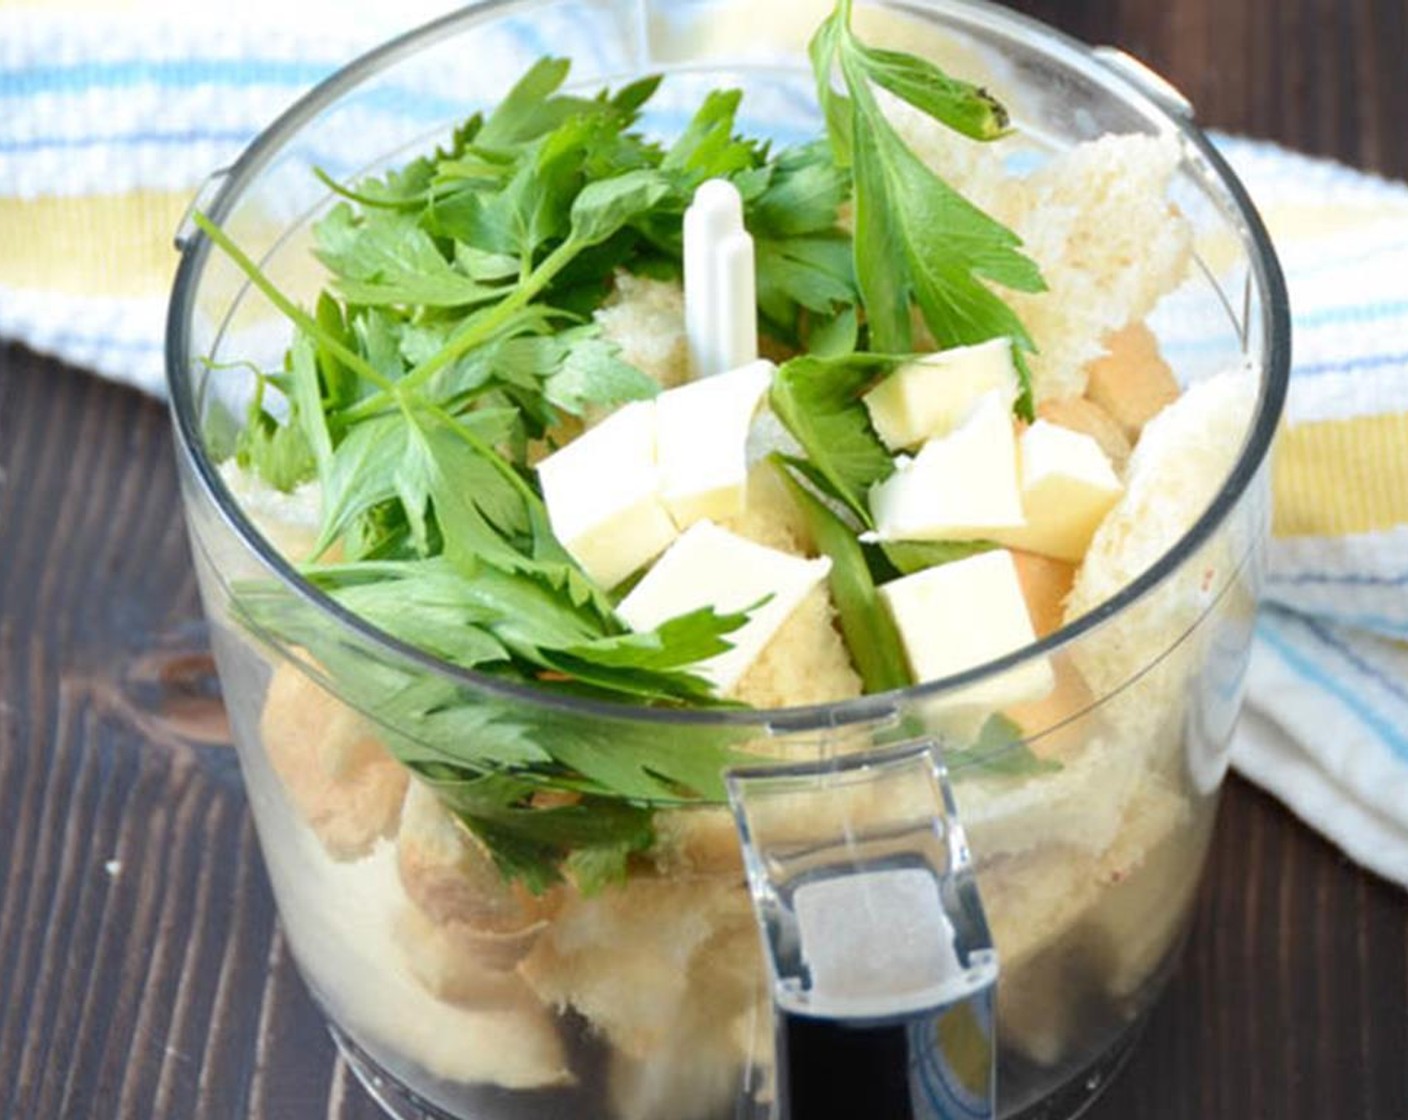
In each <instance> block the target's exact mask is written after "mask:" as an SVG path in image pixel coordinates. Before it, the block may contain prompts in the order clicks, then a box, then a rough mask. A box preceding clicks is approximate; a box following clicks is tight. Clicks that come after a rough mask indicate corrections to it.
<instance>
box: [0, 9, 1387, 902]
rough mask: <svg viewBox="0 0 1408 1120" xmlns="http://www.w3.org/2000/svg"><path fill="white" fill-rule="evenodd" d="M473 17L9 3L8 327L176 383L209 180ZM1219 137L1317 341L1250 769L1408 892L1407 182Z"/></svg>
mask: <svg viewBox="0 0 1408 1120" xmlns="http://www.w3.org/2000/svg"><path fill="white" fill-rule="evenodd" d="M453 7H455V5H454V4H451V3H447V2H446V0H400V3H398V4H395V5H385V4H381V3H373V2H371V0H340V2H337V3H332V2H330V0H325V2H317V3H311V2H310V3H306V4H287V3H279V4H277V5H276V4H274V3H273V2H272V0H244V2H243V3H242V4H240V5H239V17H238V19H232V18H230V17H229V16H228V15H227V14H225V13H223V12H222V11H219V10H212V9H208V8H205V9H203V8H202V7H201V6H200V5H190V4H184V3H182V4H179V5H178V4H176V3H174V2H172V0H132V2H130V3H127V4H119V5H98V6H94V5H93V4H92V3H91V2H90V3H83V2H82V0H59V2H49V3H43V4H35V3H30V4H25V3H20V4H18V5H16V4H15V3H13V2H11V3H9V4H8V5H6V4H0V244H2V245H4V246H5V247H6V252H5V254H4V255H3V257H0V336H4V337H9V338H13V339H18V340H20V341H23V342H25V343H26V344H27V345H29V346H31V347H33V348H34V349H36V350H39V351H42V352H45V353H49V354H53V355H55V356H57V357H60V358H62V359H64V360H66V361H69V362H72V363H74V364H76V365H81V366H84V367H86V368H88V369H91V370H94V371H96V372H98V373H100V374H103V375H105V376H109V377H114V378H117V379H119V380H123V381H127V382H130V383H132V384H134V385H137V386H140V387H141V388H143V389H145V390H146V391H148V392H152V393H160V392H161V390H162V370H161V345H162V332H163V326H164V314H165V303H166V291H167V287H168V285H169V283H170V277H171V271H172V268H173V267H174V254H173V253H172V252H171V251H170V236H171V233H172V231H173V229H174V228H175V224H176V219H177V217H178V216H179V214H180V211H181V209H182V208H183V207H184V205H185V202H186V200H187V199H188V198H189V197H190V195H191V193H192V192H193V191H194V190H195V188H196V187H197V186H198V185H199V184H200V183H201V182H202V181H203V180H204V178H205V177H206V176H207V175H208V174H209V173H210V172H211V171H213V170H214V169H216V168H219V167H222V166H225V165H226V164H228V163H229V162H230V161H231V160H232V159H233V158H234V156H235V155H236V154H237V153H238V152H239V151H240V149H241V148H243V146H244V145H245V144H246V143H247V142H248V141H249V140H250V139H252V138H253V136H254V135H255V134H256V133H257V132H258V131H259V129H260V128H262V127H263V126H264V125H265V124H267V123H268V122H269V121H270V120H271V119H272V118H273V117H274V116H275V115H277V113H278V112H279V111H281V110H282V109H283V108H284V107H286V106H287V105H288V104H289V103H290V102H291V101H292V100H293V99H294V98H295V97H296V96H297V95H298V94H300V93H301V92H303V91H304V90H305V89H306V88H308V87H309V86H311V85H312V84H313V83H314V82H315V81H317V80H318V79H320V78H321V77H323V76H325V75H326V74H327V73H329V72H331V71H332V70H333V69H335V68H336V67H337V66H338V65H340V64H341V63H343V62H344V61H346V60H347V59H349V58H350V57H352V56H353V55H355V54H356V53H358V52H360V51H361V50H364V49H366V48H367V47H369V46H371V45H372V44H374V43H376V42H378V41H380V40H383V39H385V38H386V37H388V36H389V35H391V34H393V33H395V32H396V31H399V30H402V29H404V27H405V26H408V25H409V24H411V23H413V22H416V21H419V20H425V19H429V18H432V17H434V16H437V15H440V14H443V13H444V12H446V11H448V10H450V9H452V8H453ZM274 28H277V31H275V30H273V29H274ZM1218 143H1219V144H1220V146H1221V147H1222V150H1223V151H1224V152H1225V153H1226V154H1227V156H1228V157H1229V158H1230V160H1231V161H1232V163H1233V165H1234V167H1236V169H1237V170H1238V172H1239V174H1240V175H1241V176H1242V177H1243V179H1244V181H1245V182H1246V183H1247V185H1248V187H1249V189H1250V191H1251V193H1252V195H1253V197H1254V198H1256V199H1257V201H1258V204H1259V205H1260V207H1261V208H1262V210H1263V213H1264V216H1265V217H1266V218H1267V221H1268V224H1269V226H1270V227H1271V229H1272V234H1273V238H1274V239H1275V241H1276V243H1277V246H1278V249H1279V252H1280V255H1281V258H1282V262H1283V264H1284V266H1285V268H1286V271H1287V274H1288V278H1289V282H1290V288H1291V302H1292V309H1293V316H1294V322H1295V350H1296V358H1295V372H1294V376H1293V383H1292V389H1291V395H1290V399H1289V403H1288V411H1287V427H1286V429H1285V431H1284V432H1283V438H1282V441H1281V443H1280V446H1279V448H1278V452H1277V462H1276V470H1275V479H1276V503H1277V505H1276V526H1275V532H1276V536H1275V539H1274V541H1273V544H1272V548H1271V563H1270V578H1269V586H1268V603H1267V606H1266V608H1265V609H1264V610H1263V612H1262V616H1261V619H1260V621H1259V624H1258V628H1257V637H1256V650H1255V655H1254V660H1253V665H1252V669H1251V673H1250V676H1249V684H1248V707H1249V711H1248V713H1247V716H1246V718H1245V720H1244V722H1243V726H1242V728H1241V730H1240V732H1239V735H1238V738H1237V741H1236V744H1235V748H1234V761H1235V764H1236V765H1237V767H1238V768H1239V769H1240V770H1241V771H1242V772H1243V773H1244V774H1246V775H1247V776H1248V777H1250V778H1251V779H1252V780H1254V781H1256V782H1258V783H1260V784H1261V785H1263V786H1265V787H1266V788H1267V789H1269V790H1270V791H1271V792H1273V793H1274V794H1276V795H1277V796H1278V797H1280V798H1281V799H1282V800H1283V801H1285V803H1286V804H1287V805H1289V806H1290V807H1291V808H1292V809H1293V810H1294V811H1295V812H1296V813H1298V814H1299V815H1300V816H1301V817H1303V818H1304V819H1305V820H1306V821H1307V822H1308V823H1309V824H1311V825H1312V826H1313V827H1315V828H1317V829H1319V830H1320V831H1322V832H1323V833H1325V834H1326V835H1327V836H1329V837H1331V838H1332V839H1333V840H1334V841H1335V842H1336V843H1338V844H1339V845H1340V846H1341V847H1342V848H1343V849H1344V850H1345V851H1346V852H1347V853H1348V854H1349V855H1350V856H1351V857H1353V858H1354V859H1356V860H1358V861H1359V862H1361V863H1363V864H1364V865H1366V866H1368V867H1371V868H1373V869H1374V870H1376V871H1378V872H1379V873H1381V874H1383V875H1385V876H1387V877H1389V878H1391V879H1394V880H1396V881H1397V882H1399V883H1401V884H1404V885H1408V646H1405V644H1404V641H1405V639H1408V341H1405V340H1408V187H1405V186H1403V185H1402V184H1394V183H1388V182H1385V181H1383V180H1380V179H1377V178H1375V177H1373V176H1369V175H1364V174H1361V173H1358V172H1355V171H1352V170H1350V169H1347V168H1344V167H1341V166H1339V165H1336V164H1333V163H1330V162H1327V161H1323V160H1312V159H1308V158H1306V157H1302V156H1297V155H1294V154H1291V153H1288V152H1285V151H1284V150H1282V149H1279V148H1277V147H1275V146H1273V145H1270V144H1264V143H1256V142H1251V141H1246V140H1237V139H1232V138H1228V137H1219V138H1218Z"/></svg>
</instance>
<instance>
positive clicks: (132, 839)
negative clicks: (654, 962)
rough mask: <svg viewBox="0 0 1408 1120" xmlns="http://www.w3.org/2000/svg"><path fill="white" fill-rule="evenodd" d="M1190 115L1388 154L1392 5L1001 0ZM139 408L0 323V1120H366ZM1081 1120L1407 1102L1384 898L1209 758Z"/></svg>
mask: <svg viewBox="0 0 1408 1120" xmlns="http://www.w3.org/2000/svg"><path fill="white" fill-rule="evenodd" d="M1015 6H1017V7H1020V8H1022V9H1024V10H1027V11H1030V12H1031V13H1033V14H1035V15H1037V16H1039V17H1041V18H1044V19H1046V20H1048V21H1049V22H1052V23H1055V24H1057V25H1058V26H1061V27H1063V28H1065V29H1066V30H1068V31H1070V32H1072V33H1074V34H1076V35H1078V36H1079V37H1081V38H1084V39H1086V40H1087V41H1091V42H1105V43H1113V44H1116V45H1118V46H1121V47H1124V48H1125V49H1126V50H1128V51H1130V52H1131V53H1133V54H1136V55H1138V56H1140V57H1142V58H1143V59H1145V60H1146V61H1147V62H1149V63H1150V64H1151V65H1152V66H1154V67H1155V68H1157V69H1159V70H1160V71H1162V72H1163V73H1164V74H1166V75H1167V76H1168V77H1169V78H1170V79H1171V80H1172V81H1173V82H1174V83H1175V84H1176V85H1178V86H1179V87H1180V88H1181V89H1182V90H1183V91H1184V92H1185V93H1186V94H1187V95H1188V96H1189V97H1190V98H1191V100H1192V101H1193V103H1194V104H1195V105H1196V106H1197V108H1198V113H1199V118H1200V119H1201V120H1202V121H1203V122H1204V123H1205V124H1207V125H1211V126H1215V127H1218V128H1224V129H1229V130H1234V131H1239V132H1246V133H1250V134H1255V135H1259V136H1265V137H1270V138H1274V139H1277V140H1280V141H1282V142H1284V143H1286V144H1288V145H1291V146H1293V147H1297V148H1300V149H1302V150H1305V151H1309V152H1315V153H1323V154H1325V155H1331V156H1336V157H1339V158H1341V159H1343V160H1345V161H1347V162H1350V163H1354V164H1357V165H1360V166H1363V167H1367V168H1371V169H1373V170H1376V171H1379V172H1382V173H1385V174H1389V175H1395V176H1399V177H1408V4H1406V3H1405V0H1083V2H1082V0H1023V2H1021V3H1019V4H1016V5H1015ZM197 616H198V604H197V599H196V592H195V585H194V582H193V577H192V572H191V566H190V561H189V557H188V554H187V549H186V543H185V538H184V529H183V527H182V524H181V517H180V510H179V507H178V502H177V494H176V486H175V481H174V472H173V456H172V451H171V440H170V436H169V434H168V423H167V417H166V414H165V412H164V411H163V409H162V408H161V407H160V406H159V405H157V404H155V403H153V402H152V401H150V400H147V399H144V398H142V397H140V396H138V395H137V394H135V393H133V392H131V391H128V390H124V389H121V388H116V387H113V386H111V385H108V384H105V383H103V382H100V381H98V380H97V379H96V378H93V377H91V376H88V375H85V374H84V373H82V372H81V371H75V370H70V369H66V368H64V367H62V366H60V365H58V364H56V363H54V362H51V361H48V360H45V359H42V358H38V357H36V356H34V355H32V354H30V353H28V352H25V351H23V350H20V349H17V348H13V347H11V348H9V349H0V1118H3V1120H88V1118H103V1120H106V1118H108V1117H122V1118H124V1120H197V1118H199V1120H234V1118H239V1117H258V1118H262V1120H304V1118H308V1117H327V1118H330V1120H334V1118H335V1120H372V1118H373V1117H375V1116H377V1115H378V1113H377V1110H376V1108H375V1106H374V1105H373V1104H372V1102H371V1100H370V1098H369V1097H368V1096H367V1095H366V1094H365V1093H364V1092H363V1091H362V1090H361V1088H360V1087H359V1086H357V1085H356V1084H355V1082H354V1081H353V1079H352V1078H351V1076H350V1075H349V1073H348V1071H347V1069H346V1067H345V1066H344V1065H342V1064H341V1063H340V1062H339V1061H338V1060H337V1059H336V1057H335V1054H334V1051H333V1048H332V1045H331V1043H330V1042H329V1040H328V1038H327V1035H326V1034H325V1033H324V1031H323V1028H322V1026H321V1023H320V1020H319V1017H318V1015H317V1013H316V1011H315V1010H314V1008H313V1007H312V1006H311V1004H310V1002H309V1000H308V997H307V995H306V994H305V992H304V990H303V988H302V986H301V984H300V982H299V980H298V978H297V976H296V975H295V973H294V971H293V968H292V967H291V965H290V962H289V958H288V955H287V953H286V951H285V949H284V945H283V942H282V940H281V939H280V936H279V933H278V926H277V922H276V920H275V914H274V907H273V902H272V900H271V898H270V894H269V888H268V884H267V881H266V878H265V873H264V869H263V866H262V863H261V860H260V856H259V852H258V848H257V845H256V843H255V839H254V835H253V832H252V830H251V826H250V820H249V814H248V812H247V809H246V805H245V799H244V795H243V793H242V791H241V788H240V783H239V776H238V771H237V769H236V766H235V762H234V758H233V755H232V752H231V751H230V750H229V749H228V748H227V747H224V746H219V745H202V743H203V742H206V741H210V740H213V741H218V740H219V739H220V738H221V737H222V729H221V727H220V726H219V720H218V709H217V708H216V707H215V706H214V705H212V703H211V697H210V695H209V685H208V676H207V675H206V664H205V659H204V654H203V649H202V645H201V637H200V631H199V628H198V627H197V626H195V625H194V620H195V619H196V618H197ZM1088 1115H1089V1116H1090V1117H1091V1118H1092V1120H1129V1118H1135V1120H1145V1118H1149V1120H1155V1118H1159V1120H1161V1118H1168V1120H1191V1118H1201V1120H1256V1118H1266V1120H1312V1118H1314V1120H1350V1118H1360V1117H1362V1118H1372V1120H1404V1118H1408V895H1405V894H1404V892H1402V891H1400V890H1398V889H1396V888H1393V887H1390V886H1388V885H1386V884H1385V883H1383V882H1381V881H1379V880H1377V879H1375V878H1373V877H1372V876H1369V875H1367V874H1365V873H1363V872H1361V871H1360V870H1358V869H1357V868H1356V867H1354V866H1353V865H1351V864H1349V863H1348V862H1346V860H1345V859H1344V858H1343V857H1341V856H1340V855H1339V854H1338V853H1337V852H1336V851H1335V850H1334V849H1333V848H1332V847H1330V846H1329V845H1328V844H1326V843H1325V842H1323V841H1322V840H1320V839H1319V838H1318V837H1317V836H1316V835H1315V834H1313V833H1312V832H1310V831H1309V830H1307V829H1306V828H1305V827H1303V826H1302V825H1301V824H1299V823H1298V822H1297V821H1295V820H1294V819H1293V818H1292V817H1291V816H1290V815H1289V814H1288V813H1286V812H1285V811H1284V810H1283V809H1282V808H1281V807H1280V806H1279V805H1278V804H1277V803H1275V802H1273V801H1272V800H1271V799H1269V798H1268V797H1266V796H1265V795H1263V794H1261V793H1260V792H1258V791H1257V790H1255V789H1253V788H1252V787H1250V786H1248V785H1246V784H1245V783H1243V782H1241V781H1239V780H1236V779H1233V780H1231V781H1230V782H1229V786H1228V789H1227V795H1226V798H1225V800H1224V803H1223V807H1222V811H1221V817H1220V821H1219V825H1218V831H1217V835H1216V839H1215V842H1214V847H1213V852H1212V857H1211V864H1210V867H1209V871H1208V875H1207V879H1206V882H1205V885H1204V889H1203V891H1202V895H1201V899H1200V903H1199V908H1198V914H1197V920H1196V925H1195V928H1194V930H1193V935H1192V940H1191V942H1190V947H1189V951H1188V953H1187V956H1186V957H1185V958H1184V960H1183V963H1182V966H1181V968H1180V969H1179V971H1178V972H1177V974H1176V976H1175V978H1174V980H1173V983H1172V987H1171V988H1170V990H1169V992H1168V994H1167V996H1166V997H1165V999H1164V1000H1163V1002H1162V1003H1161V1005H1160V1006H1159V1008H1158V1010H1157V1011H1156V1013H1155V1014H1154V1016H1153V1018H1152V1021H1151V1022H1150V1024H1149V1026H1148V1030H1147V1033H1146V1035H1145V1038H1144V1041H1143V1043H1142V1045H1141V1047H1140V1048H1139V1050H1138V1051H1137V1053H1136V1055H1135V1057H1134V1058H1133V1060H1132V1061H1131V1063H1130V1064H1129V1066H1128V1067H1127V1068H1126V1070H1125V1072H1124V1074H1123V1075H1122V1076H1121V1077H1120V1079H1119V1080H1118V1081H1117V1082H1116V1084H1115V1085H1114V1087H1113V1088H1112V1089H1111V1090H1110V1092H1109V1093H1108V1094H1107V1095H1106V1096H1105V1097H1104V1098H1103V1099H1102V1101H1101V1102H1100V1103H1099V1104H1098V1105H1097V1106H1096V1107H1095V1108H1094V1109H1093V1110H1092V1111H1091V1112H1090V1113H1089V1114H1088Z"/></svg>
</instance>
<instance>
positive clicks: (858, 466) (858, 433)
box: [768, 354, 899, 528]
mask: <svg viewBox="0 0 1408 1120" xmlns="http://www.w3.org/2000/svg"><path fill="white" fill-rule="evenodd" d="M898 361H899V359H895V358H889V357H885V356H882V355H877V354H851V355H847V356H845V357H842V358H818V357H812V356H803V357H800V358H793V359H791V360H790V361H788V362H785V363H783V365H782V367H781V368H780V369H779V370H778V371H777V374H776V376H774V377H773V382H772V390H771V392H770V394H769V398H768V399H769V401H770V403H771V405H772V410H773V412H774V413H776V414H777V418H778V419H779V420H781V421H782V423H783V424H784V425H786V427H787V429H788V431H790V432H791V433H792V435H793V436H794V437H795V438H796V440H797V442H798V443H800V444H801V445H802V448H803V449H804V450H805V451H806V454H807V464H808V466H809V467H810V469H811V471H813V472H815V473H814V475H813V476H812V477H813V480H814V481H819V482H821V483H822V485H823V486H824V488H825V489H826V491H827V493H828V494H829V495H831V496H832V497H835V498H837V499H839V500H840V501H843V502H845V504H846V505H847V506H849V507H850V509H851V512H852V513H854V514H855V516H856V518H857V519H858V520H859V521H860V523H861V524H862V525H865V526H866V527H869V528H873V527H874V525H873V522H872V520H871V516H870V506H869V503H868V502H867V499H866V494H867V491H868V490H869V489H870V487H871V486H872V485H874V484H875V483H877V482H881V481H883V480H884V479H886V478H888V477H889V476H890V475H891V474H892V473H893V472H894V469H895V468H894V463H893V462H892V461H891V459H890V453H889V451H887V450H886V448H885V445H884V443H882V442H881V440H880V437H879V436H878V435H876V434H875V430H874V428H872V427H871V424H870V415H869V413H867V412H866V410H865V405H864V404H862V403H861V396H862V394H863V393H864V392H865V390H866V389H868V388H869V387H870V386H871V385H872V384H873V383H874V382H875V381H876V380H877V379H878V378H879V377H880V376H881V375H883V374H884V373H886V372H887V371H888V370H890V369H891V368H893V367H894V366H895V365H896V364H897V362H898Z"/></svg>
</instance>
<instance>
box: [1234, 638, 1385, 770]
mask: <svg viewBox="0 0 1408 1120" xmlns="http://www.w3.org/2000/svg"><path fill="white" fill-rule="evenodd" d="M1274 617H1277V618H1280V619H1287V618H1289V617H1292V616H1288V615H1287V614H1286V613H1285V612H1282V611H1277V612H1275V616H1274ZM1296 621H1298V622H1300V624H1301V626H1302V627H1303V628H1305V629H1306V630H1309V631H1310V636H1311V637H1312V638H1314V639H1317V640H1319V641H1320V642H1321V643H1322V644H1324V645H1326V646H1327V647H1328V648H1330V649H1331V650H1332V651H1334V652H1336V653H1338V654H1340V655H1341V656H1342V657H1346V658H1347V659H1348V660H1349V661H1350V663H1351V664H1352V665H1354V666H1355V667H1356V668H1359V667H1361V666H1362V665H1363V663H1362V659H1360V658H1358V657H1356V656H1354V655H1353V653H1352V651H1350V650H1348V649H1346V647H1344V646H1343V645H1342V644H1341V643H1339V642H1336V641H1334V640H1332V639H1329V638H1328V635H1327V634H1325V633H1324V632H1323V631H1322V630H1320V629H1319V628H1317V627H1315V626H1313V625H1312V624H1310V623H1308V622H1306V620H1304V619H1296ZM1256 635H1257V638H1258V639H1259V640H1261V641H1262V642H1264V643H1265V644H1266V645H1267V646H1269V647H1270V648H1271V649H1272V650H1273V651H1274V652H1275V653H1276V655H1277V656H1278V657H1280V658H1281V660H1282V661H1283V662H1285V664H1286V666H1287V667H1288V668H1290V669H1291V670H1292V671H1293V672H1294V673H1295V674H1296V675H1297V676H1300V677H1302V678H1304V679H1305V680H1307V681H1309V682H1310V683H1311V684H1313V685H1314V686H1315V687H1317V688H1320V689H1323V690H1324V691H1325V692H1327V693H1329V694H1330V695H1331V696H1333V697H1334V698H1335V699H1336V700H1338V701H1339V702H1340V703H1341V704H1342V705H1344V707H1345V708H1347V709H1348V710H1349V711H1350V712H1352V713H1353V714H1354V716H1355V717H1356V718H1357V719H1358V720H1359V721H1360V723H1362V724H1363V725H1364V726H1365V727H1367V728H1369V729H1370V730H1371V731H1373V732H1374V733H1375V734H1376V735H1378V737H1379V738H1380V739H1382V740H1383V741H1384V743H1385V744H1386V745H1387V746H1388V747H1389V749H1390V750H1392V751H1393V753H1394V754H1395V755H1397V756H1398V757H1399V758H1400V759H1401V760H1402V761H1404V762H1408V737H1405V736H1404V734H1403V733H1402V732H1400V731H1399V730H1398V728H1397V727H1396V726H1394V724H1393V722H1392V721H1391V720H1389V719H1387V718H1385V717H1384V716H1383V715H1382V713H1380V712H1379V711H1377V710H1376V709H1374V708H1373V707H1371V706H1369V705H1368V704H1367V703H1365V701H1364V699H1363V697H1361V696H1359V695H1358V694H1357V693H1356V692H1355V691H1354V690H1353V689H1352V688H1350V687H1348V686H1347V685H1346V684H1345V682H1343V681H1341V680H1338V679H1336V678H1335V677H1334V676H1332V675H1331V674H1330V673H1328V672H1327V671H1326V670H1325V669H1324V668H1322V667H1321V666H1320V665H1318V664H1317V663H1316V662H1315V661H1314V660H1313V659H1312V658H1311V657H1310V656H1309V655H1308V654H1306V653H1303V652H1302V651H1300V650H1298V649H1296V648H1295V646H1293V645H1292V644H1291V643H1290V641H1288V640H1287V638H1285V637H1284V636H1282V635H1281V634H1280V633H1278V632H1277V627H1276V626H1274V625H1272V623H1271V621H1270V620H1269V619H1261V620H1258V622H1257V624H1256ZM1363 668H1364V669H1365V670H1366V671H1367V673H1368V675H1369V676H1371V677H1374V678H1375V679H1378V680H1382V679H1383V675H1382V674H1380V673H1378V672H1377V671H1375V670H1373V669H1372V667H1369V666H1363ZM1392 691H1394V692H1395V693H1396V694H1397V692H1398V690H1397V689H1392Z"/></svg>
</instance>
